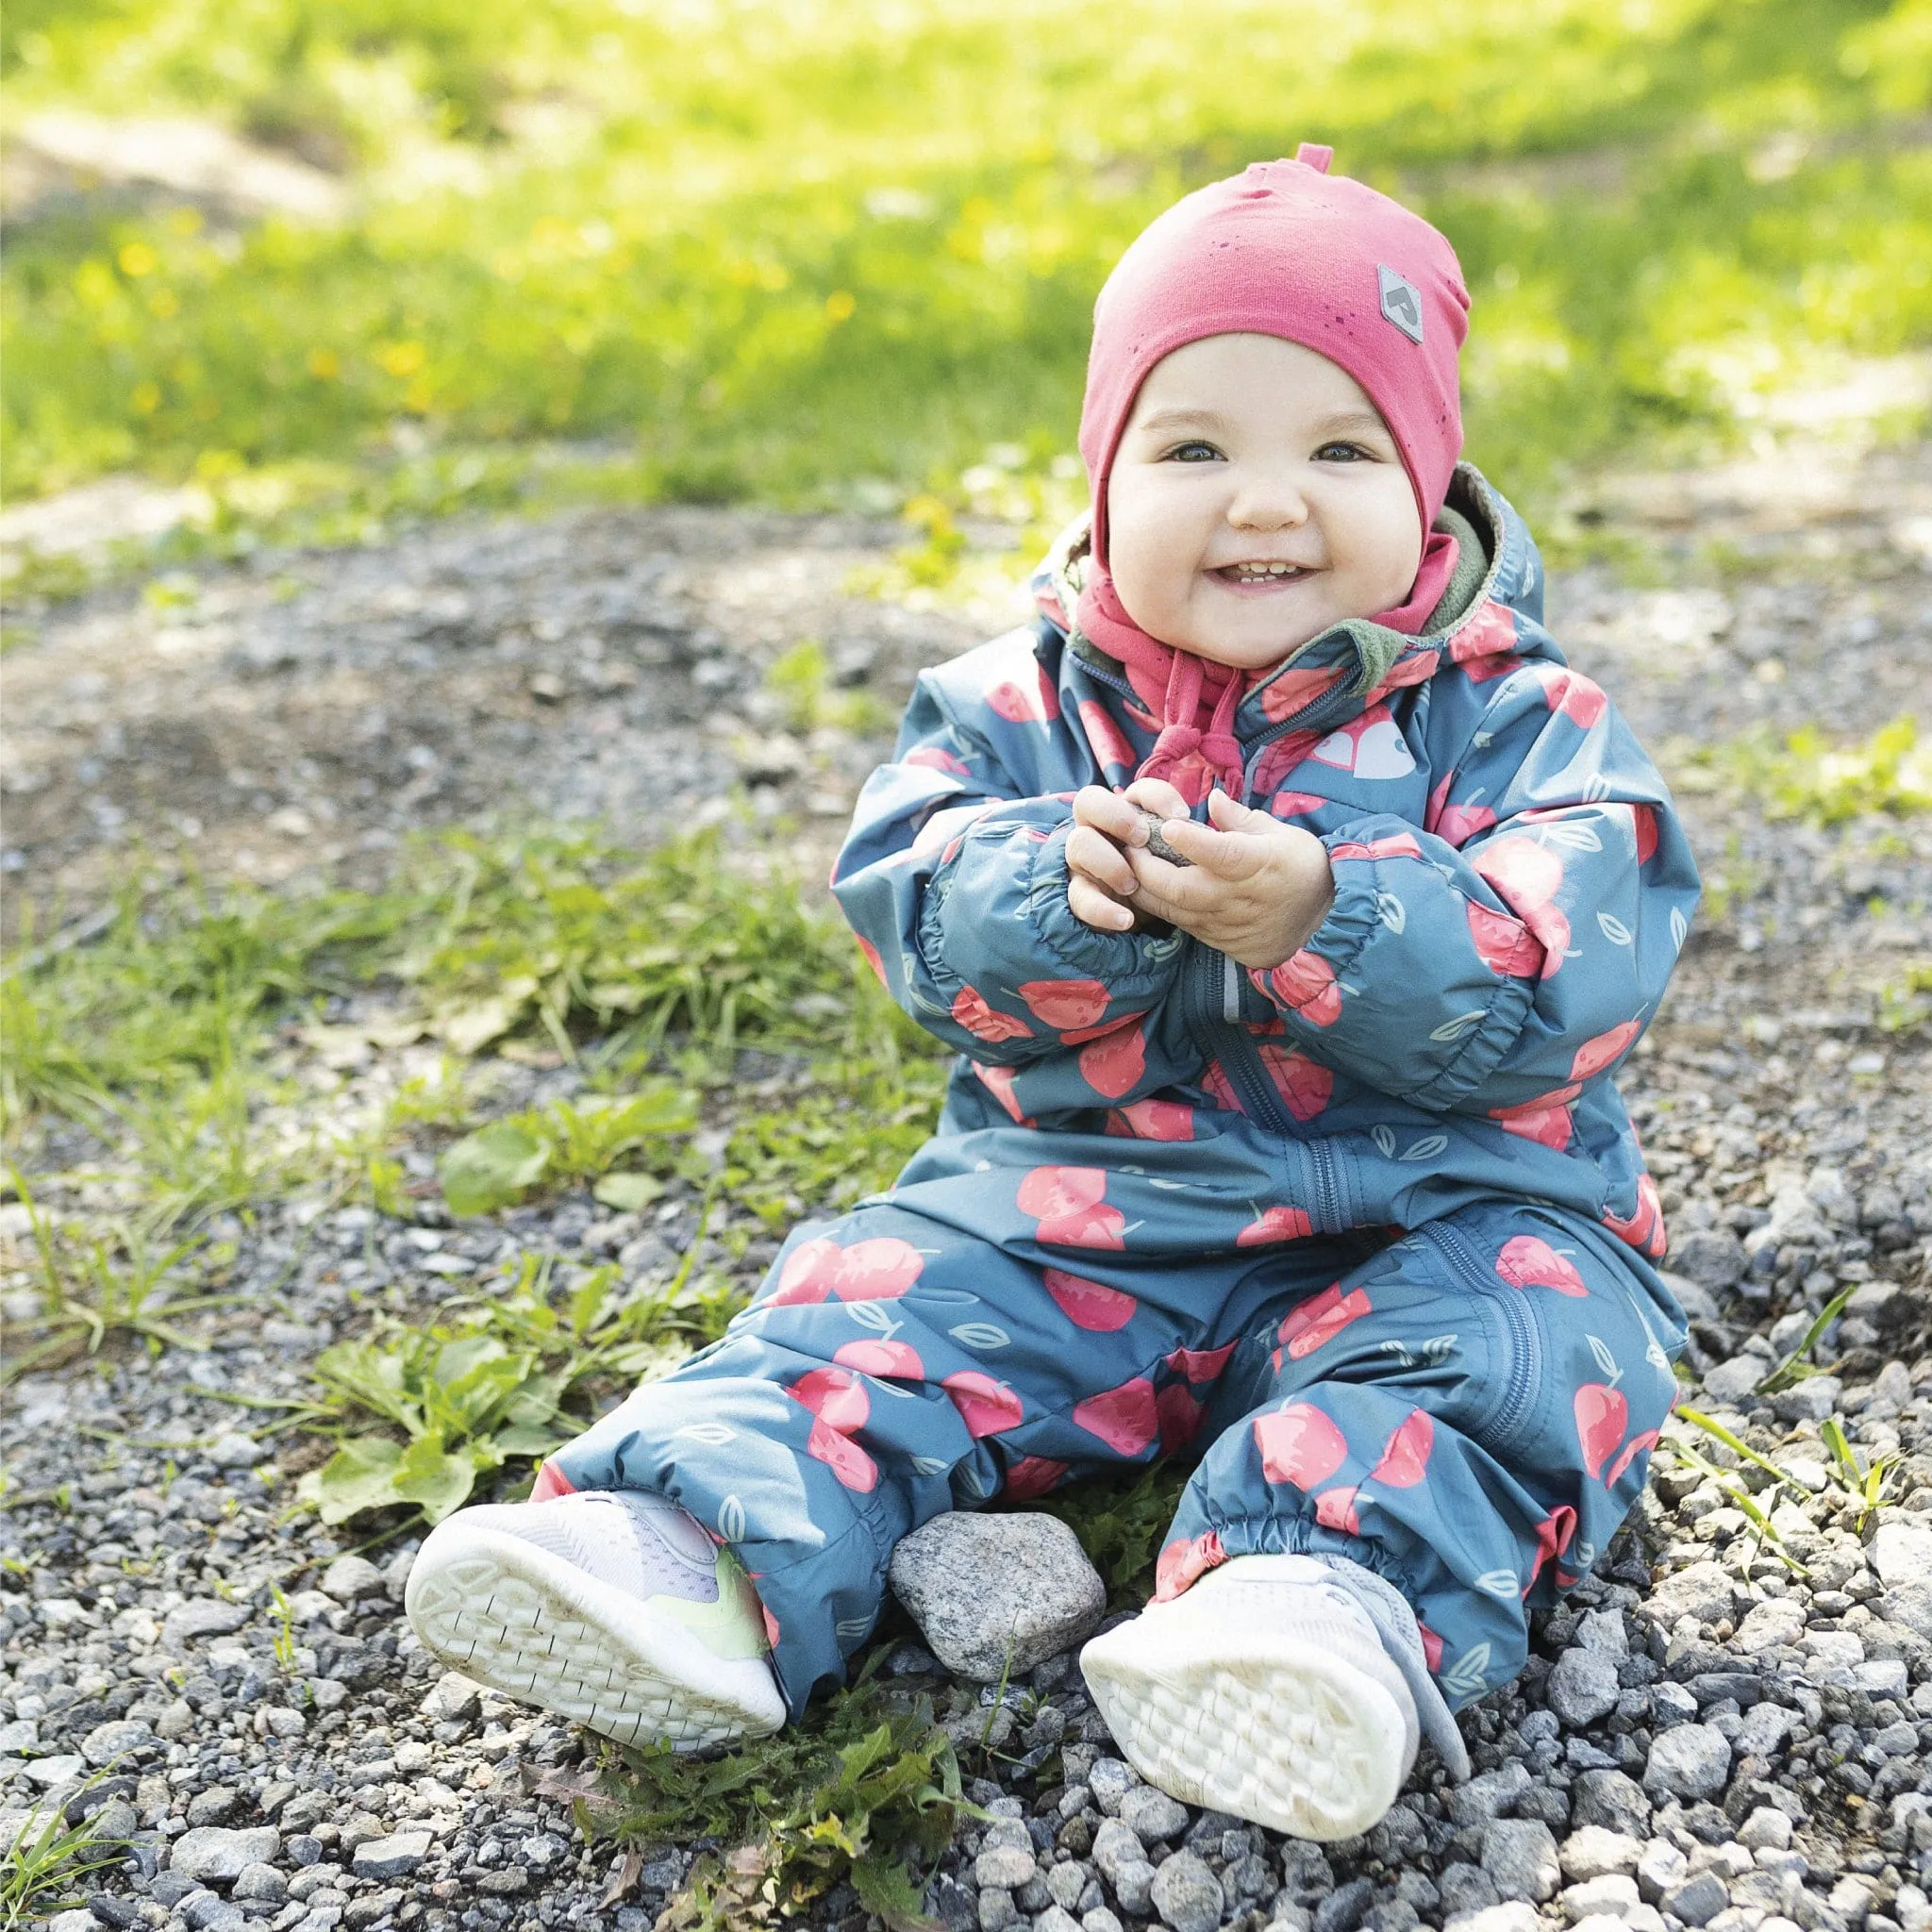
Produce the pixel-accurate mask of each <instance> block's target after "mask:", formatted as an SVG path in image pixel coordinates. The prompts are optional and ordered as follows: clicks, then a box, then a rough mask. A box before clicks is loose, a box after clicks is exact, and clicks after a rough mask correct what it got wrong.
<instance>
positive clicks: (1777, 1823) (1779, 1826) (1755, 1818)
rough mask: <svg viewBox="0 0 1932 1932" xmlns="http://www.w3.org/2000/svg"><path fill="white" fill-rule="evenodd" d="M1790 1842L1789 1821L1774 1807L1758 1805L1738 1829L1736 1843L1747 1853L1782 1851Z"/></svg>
mask: <svg viewBox="0 0 1932 1932" xmlns="http://www.w3.org/2000/svg"><path fill="white" fill-rule="evenodd" d="M1790 1841H1791V1821H1790V1819H1789V1818H1788V1817H1786V1816H1785V1814H1784V1813H1783V1812H1782V1811H1780V1810H1779V1809H1778V1808H1777V1807H1775V1806H1774V1805H1760V1806H1758V1807H1757V1810H1755V1811H1754V1812H1752V1814H1751V1815H1750V1817H1748V1818H1747V1819H1745V1821H1744V1822H1743V1824H1740V1825H1739V1827H1738V1842H1739V1843H1740V1845H1742V1846H1743V1847H1744V1849H1745V1850H1746V1851H1747V1852H1757V1851H1779V1852H1781V1851H1783V1850H1784V1849H1785V1848H1786V1847H1787V1846H1788V1845H1789V1844H1790Z"/></svg>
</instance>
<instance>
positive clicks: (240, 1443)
mask: <svg viewBox="0 0 1932 1932" xmlns="http://www.w3.org/2000/svg"><path fill="white" fill-rule="evenodd" d="M201 1453H202V1455H203V1457H205V1458H206V1459H207V1460H208V1461H209V1462H212V1463H213V1464H214V1466H215V1467H216V1468H217V1469H253V1468H254V1467H255V1465H256V1464H257V1463H258V1462H261V1461H263V1460H265V1459H266V1458H267V1457H268V1456H269V1455H270V1454H271V1453H272V1452H271V1451H270V1449H269V1446H268V1444H267V1443H266V1442H258V1441H256V1440H255V1438H254V1437H253V1436H244V1435H243V1434H242V1432H241V1431H240V1430H239V1429H233V1430H230V1431H229V1432H228V1433H227V1434H226V1435H223V1436H217V1437H216V1438H215V1439H214V1441H212V1442H210V1443H209V1444H208V1447H207V1448H206V1449H204V1450H203V1451H202V1452H201Z"/></svg>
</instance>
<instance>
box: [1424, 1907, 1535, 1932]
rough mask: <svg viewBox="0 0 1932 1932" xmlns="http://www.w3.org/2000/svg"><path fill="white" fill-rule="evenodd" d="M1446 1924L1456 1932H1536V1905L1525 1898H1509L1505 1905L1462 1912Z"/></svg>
mask: <svg viewBox="0 0 1932 1932" xmlns="http://www.w3.org/2000/svg"><path fill="white" fill-rule="evenodd" d="M1448 1924H1449V1925H1451V1926H1454V1927H1455V1928H1456V1932H1538V1920H1537V1916H1536V1907H1534V1906H1533V1905H1531V1904H1530V1903H1529V1902H1528V1901H1527V1900H1526V1899H1511V1900H1510V1901H1509V1902H1508V1903H1507V1905H1500V1906H1485V1907H1483V1909H1482V1910H1481V1911H1478V1912H1463V1913H1460V1914H1459V1915H1458V1916H1457V1917H1456V1918H1453V1919H1451V1920H1450V1921H1449V1922H1448ZM1445 1932H1446V1928H1445Z"/></svg>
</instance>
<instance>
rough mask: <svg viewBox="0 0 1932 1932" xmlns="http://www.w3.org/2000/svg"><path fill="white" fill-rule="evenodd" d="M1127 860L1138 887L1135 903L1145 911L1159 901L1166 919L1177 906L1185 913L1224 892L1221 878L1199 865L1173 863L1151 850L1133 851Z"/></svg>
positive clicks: (1172, 913) (1149, 909)
mask: <svg viewBox="0 0 1932 1932" xmlns="http://www.w3.org/2000/svg"><path fill="white" fill-rule="evenodd" d="M1169 829H1170V830H1173V829H1174V828H1173V827H1172V826H1170V827H1169ZM1127 862H1128V863H1129V864H1130V865H1131V866H1132V867H1133V869H1134V881H1135V884H1136V887H1137V888H1138V890H1137V891H1135V893H1134V904H1135V905H1136V906H1138V907H1140V908H1141V910H1142V911H1148V912H1152V911H1154V910H1155V909H1156V906H1157V902H1158V917H1160V918H1162V919H1170V920H1171V919H1173V918H1174V913H1175V911H1176V909H1178V910H1179V911H1181V912H1183V913H1191V912H1196V911H1199V910H1200V909H1201V908H1203V907H1204V906H1207V905H1208V904H1210V903H1211V902H1212V901H1213V900H1214V899H1216V898H1217V897H1219V896H1220V892H1221V885H1220V882H1219V881H1218V880H1217V879H1215V878H1214V877H1213V876H1212V875H1211V874H1210V875H1204V874H1203V873H1202V872H1201V870H1200V869H1199V868H1198V867H1196V866H1193V865H1170V864H1169V863H1168V862H1167V860H1166V859H1164V858H1156V857H1155V856H1154V855H1153V853H1151V852H1131V853H1129V854H1128V855H1127Z"/></svg>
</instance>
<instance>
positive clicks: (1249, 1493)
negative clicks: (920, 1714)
mask: <svg viewBox="0 0 1932 1932" xmlns="http://www.w3.org/2000/svg"><path fill="white" fill-rule="evenodd" d="M1269 1313H1270V1317H1271V1321H1270V1323H1269V1324H1264V1325H1263V1326H1262V1327H1261V1328H1260V1329H1258V1330H1251V1331H1250V1332H1248V1333H1247V1334H1246V1335H1245V1336H1244V1338H1243V1339H1242V1341H1241V1344H1240V1345H1239V1346H1238V1347H1237V1349H1236V1350H1235V1353H1234V1355H1233V1357H1231V1358H1230V1359H1229V1361H1228V1364H1227V1367H1226V1369H1225V1371H1224V1373H1223V1374H1222V1375H1221V1377H1220V1379H1219V1381H1218V1382H1217V1384H1216V1387H1215V1390H1214V1393H1213V1397H1212V1400H1211V1402H1210V1404H1209V1408H1208V1418H1207V1424H1206V1427H1205V1428H1204V1430H1203V1436H1204V1438H1206V1439H1210V1440H1211V1446H1210V1447H1209V1448H1208V1452H1207V1455H1206V1457H1204V1458H1203V1460H1202V1463H1201V1465H1200V1467H1199V1469H1198V1470H1196V1472H1195V1474H1194V1475H1193V1478H1192V1480H1191V1483H1190V1484H1189V1487H1188V1489H1187V1491H1186V1492H1185V1493H1184V1495H1183V1497H1182V1500H1181V1505H1180V1507H1179V1509H1178V1511H1177V1512H1176V1514H1175V1518H1174V1526H1173V1528H1172V1530H1171V1531H1170V1540H1169V1541H1168V1543H1167V1545H1166V1547H1165V1549H1164V1551H1163V1554H1162V1557H1161V1563H1160V1573H1159V1591H1158V1593H1159V1594H1161V1595H1164V1596H1172V1595H1174V1594H1177V1593H1178V1592H1179V1591H1182V1590H1184V1589H1186V1588H1187V1586H1188V1585H1189V1584H1190V1583H1191V1582H1192V1581H1193V1580H1194V1579H1195V1578H1196V1577H1197V1576H1199V1575H1200V1574H1202V1573H1203V1572H1204V1571H1206V1570H1207V1569H1209V1568H1211V1567H1212V1566H1213V1565H1215V1564H1216V1563H1219V1562H1221V1561H1224V1560H1225V1559H1226V1558H1227V1557H1237V1556H1243V1555H1249V1554H1253V1553H1257V1552H1265V1551H1282V1550H1286V1551H1295V1552H1300V1551H1308V1552H1314V1553H1318V1554H1319V1553H1323V1552H1333V1553H1335V1554H1338V1555H1341V1556H1345V1557H1352V1558H1354V1559H1355V1560H1356V1561H1357V1562H1360V1563H1363V1564H1366V1565H1367V1566H1368V1567H1369V1568H1370V1569H1372V1570H1374V1571H1375V1572H1377V1573H1378V1574H1381V1575H1383V1576H1385V1577H1387V1578H1388V1579H1389V1580H1390V1581H1391V1582H1392V1583H1393V1584H1395V1585H1396V1586H1397V1588H1398V1589H1400V1590H1401V1591H1402V1593H1403V1595H1404V1596H1405V1597H1406V1598H1407V1600H1408V1602H1409V1604H1410V1605H1411V1606H1412V1607H1413V1608H1414V1609H1415V1611H1416V1614H1417V1616H1418V1618H1419V1619H1420V1621H1421V1624H1422V1626H1423V1639H1424V1647H1425V1649H1426V1651H1427V1654H1428V1658H1429V1667H1430V1669H1431V1671H1432V1672H1434V1674H1435V1675H1436V1677H1437V1680H1438V1682H1439V1683H1440V1684H1441V1689H1442V1691H1443V1694H1444V1696H1445V1697H1446V1698H1447V1699H1448V1701H1449V1703H1450V1705H1451V1707H1461V1706H1463V1705H1466V1704H1468V1703H1471V1702H1472V1701H1474V1699H1475V1698H1478V1697H1480V1696H1482V1695H1483V1694H1484V1693H1485V1692H1486V1691H1491V1690H1492V1689H1494V1688H1495V1687H1496V1686H1498V1685H1500V1684H1504V1683H1507V1682H1508V1681H1509V1679H1510V1678H1512V1677H1514V1676H1515V1675H1516V1674H1517V1673H1518V1671H1519V1670H1520V1669H1521V1668H1522V1666H1523V1663H1524V1658H1525V1657H1526V1656H1527V1653H1528V1616H1527V1613H1528V1610H1529V1609H1530V1608H1531V1607H1546V1606H1548V1605H1549V1604H1551V1603H1553V1602H1554V1601H1555V1600H1556V1597H1557V1594H1558V1592H1559V1591H1562V1590H1564V1589H1566V1588H1567V1587H1568V1586H1569V1585H1570V1584H1572V1583H1574V1581H1575V1580H1576V1579H1577V1577H1578V1576H1580V1575H1581V1574H1583V1572H1585V1571H1586V1570H1588V1569H1589V1568H1590V1566H1591V1563H1592V1562H1594V1561H1595V1559H1596V1557H1597V1556H1598V1555H1599V1554H1600V1553H1601V1551H1602V1550H1603V1548H1604V1545H1605V1544H1606V1542H1607V1541H1608V1540H1609V1538H1610V1536H1611V1535H1612V1534H1613V1533H1614V1531H1615V1530H1616V1528H1617V1525H1618V1524H1620V1523H1621V1522H1622V1521H1623V1519H1624V1515H1625V1513H1626V1512H1627V1511H1628V1509H1629V1507H1630V1506H1631V1505H1632V1503H1634V1502H1635V1500H1636V1498H1637V1496H1638V1494H1639V1492H1640V1491H1641V1489H1642V1487H1643V1483H1644V1480H1645V1476H1646V1474H1647V1471H1648V1466H1649V1451H1650V1449H1651V1446H1652V1445H1653V1444H1654V1443H1655V1442H1656V1441H1657V1430H1658V1428H1659V1427H1660V1426H1661V1424H1663V1421H1664V1419H1665V1417H1666V1416H1667V1415H1668V1414H1669V1413H1670V1409H1671V1406H1672V1403H1673V1402H1674V1396H1675V1389H1676V1384H1675V1380H1674V1375H1673V1374H1672V1370H1671V1361H1672V1358H1673V1357H1674V1356H1675V1355H1676V1353H1677V1352H1678V1350H1679V1349H1680V1348H1681V1347H1682V1345H1683V1317H1682V1313H1681V1311H1680V1310H1679V1309H1678V1307H1677V1306H1676V1304H1675V1302H1674V1299H1673V1298H1672V1296H1671V1295H1670V1293H1669V1291H1668V1290H1667V1289H1665V1288H1664V1286H1663V1284H1662V1283H1661V1281H1660V1280H1659V1279H1658V1277H1657V1274H1656V1273H1655V1271H1654V1270H1653V1269H1651V1268H1650V1267H1649V1265H1648V1264H1647V1263H1645V1262H1644V1261H1643V1260H1642V1259H1641V1257H1638V1256H1637V1255H1636V1254H1635V1253H1634V1251H1633V1250H1631V1249H1630V1248H1628V1247H1626V1246H1625V1245H1624V1243H1622V1242H1621V1241H1616V1240H1614V1239H1612V1238H1610V1237H1608V1236H1607V1235H1606V1234H1605V1233H1604V1232H1603V1230H1602V1229H1600V1228H1598V1227H1596V1226H1595V1225H1593V1224H1591V1223H1590V1222H1588V1221H1585V1220H1583V1219H1582V1218H1581V1217H1579V1216H1575V1215H1572V1214H1567V1213H1563V1212H1559V1211H1557V1210H1553V1209H1549V1208H1538V1207H1531V1206H1528V1205H1526V1204H1524V1203H1521V1202H1511V1201H1505V1200H1498V1201H1494V1202H1486V1203H1479V1204H1477V1205H1476V1206H1474V1207H1473V1208H1465V1209H1464V1210H1462V1211H1461V1212H1459V1213H1457V1214H1455V1215H1451V1216H1447V1217H1445V1218H1443V1219H1442V1220H1440V1221H1435V1222H1430V1223H1428V1224H1425V1225H1424V1226H1423V1227H1421V1228H1419V1229H1417V1230H1415V1231H1414V1232H1413V1233H1411V1234H1409V1235H1407V1236H1406V1237H1404V1238H1403V1239H1401V1240H1399V1241H1395V1242H1394V1243H1393V1244H1392V1245H1391V1246H1390V1247H1388V1248H1386V1249H1384V1250H1383V1251H1382V1252H1381V1253H1380V1254H1377V1255H1375V1256H1374V1257H1372V1258H1371V1259H1369V1260H1368V1261H1366V1262H1365V1263H1363V1264H1362V1265H1360V1266H1358V1267H1357V1268H1355V1269H1353V1270H1352V1271H1350V1272H1349V1273H1347V1274H1343V1275H1341V1278H1340V1279H1339V1280H1337V1281H1336V1282H1335V1283H1334V1284H1333V1285H1332V1286H1331V1287H1328V1288H1326V1289H1325V1290H1324V1291H1323V1292H1321V1293H1319V1294H1317V1295H1315V1296H1313V1297H1312V1298H1309V1297H1298V1298H1296V1299H1294V1300H1293V1301H1292V1303H1291V1306H1289V1307H1287V1308H1286V1310H1285V1312H1284V1311H1283V1309H1282V1308H1281V1307H1278V1306H1277V1307H1273V1308H1271V1309H1270V1311H1269Z"/></svg>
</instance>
